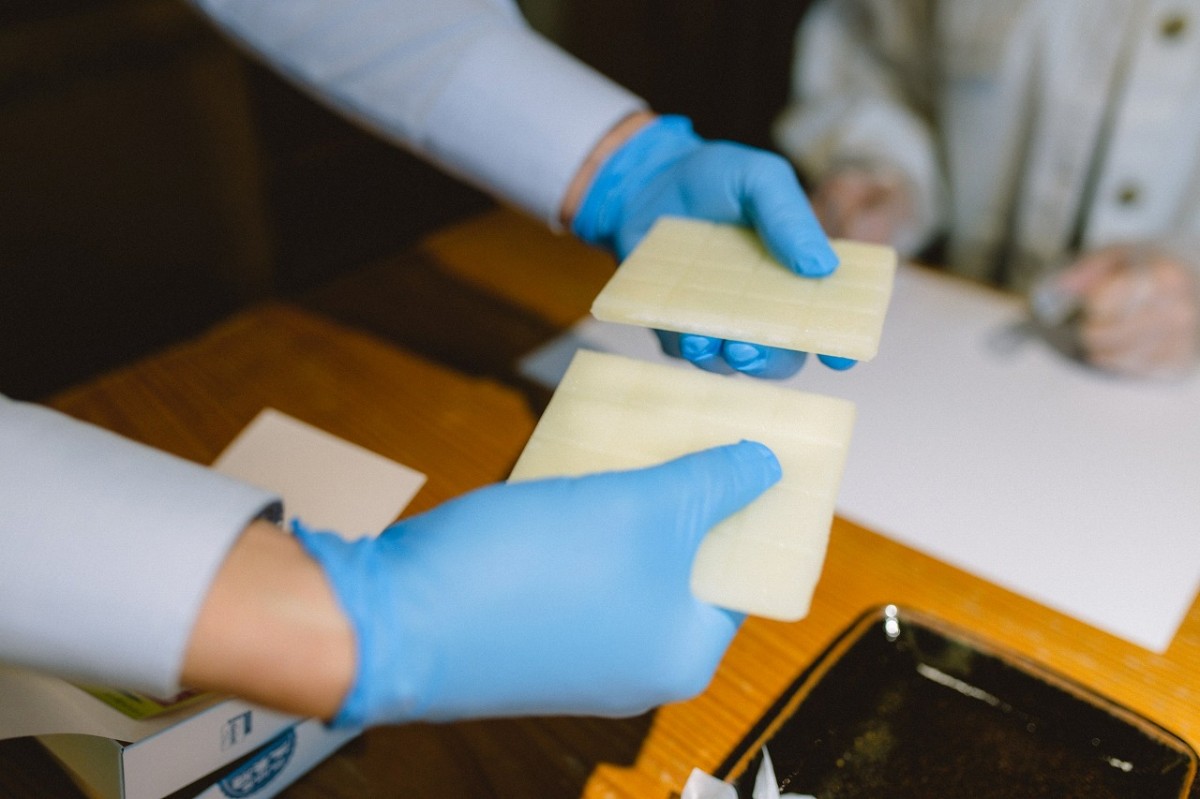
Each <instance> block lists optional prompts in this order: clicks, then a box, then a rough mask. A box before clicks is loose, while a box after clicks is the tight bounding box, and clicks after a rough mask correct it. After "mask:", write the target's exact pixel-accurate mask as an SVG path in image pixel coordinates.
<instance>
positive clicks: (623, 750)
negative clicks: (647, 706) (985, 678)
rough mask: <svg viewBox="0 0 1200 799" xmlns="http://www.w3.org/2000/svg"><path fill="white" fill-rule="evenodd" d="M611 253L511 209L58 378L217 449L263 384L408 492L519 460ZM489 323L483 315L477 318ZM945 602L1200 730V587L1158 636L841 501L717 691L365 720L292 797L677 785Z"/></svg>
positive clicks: (662, 790) (108, 421)
mask: <svg viewBox="0 0 1200 799" xmlns="http://www.w3.org/2000/svg"><path fill="white" fill-rule="evenodd" d="M612 268H613V265H612V263H611V261H610V260H609V259H608V258H607V257H605V256H603V255H601V254H599V253H596V252H594V251H590V250H587V249H586V248H583V247H582V246H581V245H578V244H577V243H575V242H573V241H571V240H569V239H566V238H560V237H555V236H553V235H551V234H549V233H546V232H544V231H543V230H542V229H541V228H539V227H538V226H537V225H535V224H533V223H532V222H529V221H528V220H525V219H523V218H521V217H519V216H517V215H515V214H513V213H511V212H507V211H496V212H492V213H489V214H486V215H484V216H482V217H479V218H476V219H472V220H469V221H468V222H466V223H464V224H461V225H458V226H455V227H452V228H449V229H447V230H445V231H442V232H440V233H438V234H436V235H434V236H432V237H430V238H429V239H428V240H427V241H426V242H425V243H424V244H423V245H422V246H421V247H420V248H418V249H417V250H416V251H414V252H412V253H409V254H406V255H405V256H404V257H401V258H398V259H395V260H393V261H390V262H388V263H381V264H378V265H374V266H372V267H369V268H367V269H364V270H362V271H361V272H359V273H357V274H354V275H351V276H349V277H347V278H346V279H344V280H341V281H338V282H337V283H336V284H333V285H331V286H328V287H325V288H323V289H321V290H319V291H317V292H313V293H312V294H310V295H308V296H306V297H303V298H298V299H296V300H295V301H293V302H288V303H282V302H281V303H276V304H267V305H263V306H259V307H256V308H252V309H250V310H248V311H246V312H244V313H242V314H239V315H238V316H236V317H234V318H232V319H230V320H228V321H227V322H226V323H224V324H222V325H221V326H219V327H217V328H215V329H213V330H212V331H210V332H209V333H208V334H206V335H204V336H202V337H200V338H198V339H197V340H195V341H193V342H190V343H187V344H184V345H182V346H179V347H177V348H175V349H172V350H169V351H167V352H164V353H162V354H161V355H158V356H156V357H153V358H150V359H148V360H145V361H142V362H140V363H136V364H133V365H132V366H130V367H128V368H126V369H122V370H120V371H118V372H116V373H113V374H111V375H108V376H106V377H104V378H102V379H99V380H96V381H94V382H92V383H89V384H87V385H84V386H80V387H78V388H76V389H74V390H71V391H68V392H66V393H64V394H62V395H60V396H58V397H56V398H54V399H53V404H54V405H56V406H57V407H59V408H61V409H63V410H65V411H67V412H69V413H72V414H74V415H77V416H79V417H81V418H85V419H88V420H91V421H93V422H96V423H98V424H101V425H104V426H106V427H110V428H112V429H114V430H117V431H119V432H122V433H124V434H126V435H129V436H132V437H134V438H137V439H140V440H143V441H146V442H148V443H151V444H154V445H156V446H159V447H162V448H164V449H167V450H170V451H173V452H176V453H178V454H181V455H184V456H186V457H190V458H193V459H196V460H199V461H203V462H208V461H210V460H211V459H212V458H213V457H214V456H215V455H216V453H217V452H218V451H219V450H220V449H221V448H222V447H223V446H224V444H225V443H226V442H228V441H229V440H230V439H231V438H232V436H233V435H234V434H235V433H236V432H237V430H239V429H240V428H241V427H242V426H243V425H245V424H246V423H247V422H248V421H249V420H250V419H251V418H252V417H253V416H254V414H255V413H256V412H257V411H258V410H259V409H260V408H261V407H263V406H264V405H270V406H274V407H276V408H279V409H281V410H283V411H285V412H287V413H290V414H292V415H295V416H297V417H299V418H302V419H305V420H307V421H309V422H311V423H313V424H316V425H318V426H320V427H323V428H325V429H327V430H329V431H331V432H333V433H335V434H336V435H339V436H342V437H344V438H347V439H349V440H351V441H355V442H357V443H360V444H362V445H364V446H367V447H369V448H372V449H374V450H376V451H378V452H381V453H382V454H384V455H386V456H388V457H391V458H394V459H396V460H398V461H401V462H403V463H406V464H408V465H410V466H413V467H414V468H417V469H419V470H421V471H423V472H425V473H426V474H428V476H429V480H428V483H427V484H426V486H425V487H424V489H423V490H422V491H421V493H420V494H419V495H418V497H417V498H416V500H415V501H414V503H413V505H412V507H411V509H410V511H419V510H424V509H427V508H429V507H432V506H433V505H435V504H437V503H439V502H442V501H444V500H446V499H448V498H450V497H452V496H455V495H457V494H460V493H462V492H464V491H466V490H468V489H470V488H473V487H476V486H479V485H482V484H485V483H488V482H492V481H496V480H500V479H502V478H504V476H505V475H506V473H507V471H508V469H509V467H510V466H511V464H512V463H513V461H514V460H515V458H516V456H517V454H518V453H519V452H520V450H521V447H522V446H523V444H524V441H525V440H526V438H527V437H528V435H529V433H530V432H531V430H532V428H533V425H534V422H535V420H536V418H537V413H538V412H539V411H540V409H541V407H543V403H544V402H545V400H546V398H547V396H546V393H545V392H542V391H539V390H538V389H536V388H535V387H532V386H530V385H528V384H525V383H524V382H522V381H521V380H520V379H519V378H517V377H516V376H515V374H514V364H513V360H514V358H515V357H516V356H519V355H520V354H522V353H523V352H525V351H527V350H528V349H529V348H530V347H532V346H534V345H536V344H537V343H541V342H542V341H544V340H547V339H548V338H549V337H550V336H552V335H554V334H555V333H557V332H559V331H561V330H562V329H563V328H565V327H566V326H567V325H569V324H570V323H571V322H572V321H574V320H575V319H577V318H579V317H580V316H582V315H583V314H584V313H586V311H587V308H588V305H589V304H590V301H591V298H592V296H594V294H595V292H596V291H597V290H598V289H599V287H600V286H601V285H602V284H603V283H604V281H605V280H606V279H607V277H608V275H609V274H611V271H612ZM480 330H482V331H484V332H483V333H482V334H480V333H478V332H477V331H480ZM887 603H896V604H900V605H902V606H908V607H912V608H917V609H922V610H926V611H930V612H932V613H934V614H935V615H937V616H939V617H941V618H943V619H945V620H946V621H948V622H950V623H952V624H957V625H960V626H964V627H968V628H970V629H972V630H974V631H976V632H977V633H979V634H981V635H983V636H985V637H986V638H988V639H990V640H991V641H993V642H995V643H997V644H999V645H1002V646H1006V647H1009V648H1011V649H1014V650H1016V651H1017V652H1019V653H1022V654H1024V655H1026V656H1028V657H1029V658H1032V659H1034V660H1037V661H1039V662H1041V663H1042V664H1044V665H1046V666H1048V667H1050V668H1051V669H1054V670H1056V671H1058V672H1060V673H1062V674H1064V675H1066V676H1068V677H1070V678H1073V679H1075V680H1078V681H1079V682H1082V683H1084V684H1086V685H1088V686H1090V687H1092V688H1093V689H1095V690H1096V691H1098V692H1100V693H1102V694H1104V695H1107V696H1108V697H1110V698H1112V699H1114V700H1116V701H1118V702H1120V703H1122V704H1124V705H1126V706H1128V707H1129V708H1131V709H1132V710H1134V711H1137V712H1139V713H1142V714H1145V715H1146V716H1149V717H1150V718H1152V719H1154V720H1156V721H1159V722H1160V723H1162V724H1164V725H1165V726H1167V727H1169V728H1171V729H1173V730H1174V731H1175V732H1177V733H1179V734H1180V735H1181V736H1183V737H1184V738H1185V739H1186V740H1187V741H1188V742H1189V743H1190V744H1191V745H1192V746H1193V747H1196V748H1200V603H1197V604H1195V605H1193V607H1192V608H1191V611H1190V613H1189V614H1188V617H1187V619H1186V621H1185V623H1184V625H1183V628H1182V629H1181V630H1180V632H1179V634H1178V636H1177V637H1176V638H1175V641H1174V642H1173V644H1172V645H1171V647H1170V649H1169V650H1168V651H1167V652H1166V653H1164V654H1162V655H1157V654H1152V653H1149V652H1146V651H1144V650H1142V649H1139V648H1138V647H1135V646H1133V645H1131V644H1128V643H1125V642H1123V641H1121V640H1118V639H1116V638H1114V637H1112V636H1110V635H1107V634H1105V633H1102V632H1099V631H1097V630H1095V629H1092V628H1090V627H1087V626H1086V625H1084V624H1082V623H1080V622H1077V621H1074V620H1073V619H1070V618H1067V617H1065V616H1062V615H1060V614H1058V613H1056V612H1054V611H1051V610H1049V609H1047V608H1045V607H1042V606H1040V605H1038V604H1036V603H1034V602H1032V601H1030V600H1028V599H1025V598H1023V597H1021V596H1018V595H1016V594H1013V593H1011V592H1009V591H1005V590H1003V589H1001V588H998V587H996V586H995V585H992V584H990V583H988V582H985V581H983V580H980V579H978V578H975V577H973V576H972V575H970V574H967V573H965V572H962V571H960V570H958V569H955V568H952V567H950V566H948V565H946V564H944V563H941V562H939V561H937V560H934V559H932V558H929V557H926V556H924V555H922V554H920V553H918V552H916V551H914V550H912V549H909V548H907V547H904V546H901V545H900V544H897V543H895V542H892V541H890V540H888V539H886V538H883V537H881V536H879V535H876V534H875V533H872V532H871V531H869V530H866V529H863V528H862V527H859V526H856V525H854V524H851V523H849V522H846V521H844V520H838V521H836V522H835V525H834V528H833V531H832V536H831V540H830V546H829V554H828V558H827V561H826V565H825V570H824V573H823V576H822V579H821V583H820V586H819V587H818V589H817V593H816V596H815V598H814V602H813V608H812V612H811V614H810V616H809V617H808V618H807V619H805V620H804V621H802V622H798V623H794V624H783V623H778V622H770V621H764V620H761V619H751V620H749V621H748V622H747V623H746V625H745V626H744V628H743V630H742V632H741V633H740V634H739V635H738V637H737V639H736V640H735V641H734V644H733V646H732V647H731V649H730V650H729V653H728V655H727V656H726V658H725V660H724V662H723V664H722V665H721V668H720V669H719V671H718V672H717V674H716V676H715V678H714V680H713V682H712V684H711V685H710V687H709V689H708V690H707V691H706V692H705V693H704V694H702V695H701V696H699V697H697V698H695V699H693V700H691V701H688V702H683V703H680V704H675V705H670V706H667V707H663V708H660V709H659V710H657V711H656V712H654V713H650V714H647V715H645V716H642V717H639V718H635V719H625V720H599V719H517V720H500V721H487V722H472V723H461V724H450V725H440V726H439V725H412V726H407V727H396V728H381V729H375V730H371V731H369V732H367V733H366V734H365V735H363V736H362V737H361V738H360V739H358V740H356V741H354V742H352V743H351V744H349V745H347V746H346V747H344V748H343V749H342V750H340V751H339V752H338V753H337V754H336V755H334V756H333V757H331V758H330V759H329V760H327V761H326V762H324V763H323V764H322V765H320V766H318V767H317V768H316V769H315V770H313V771H312V772H310V774H309V775H307V776H306V777H304V778H303V779H302V780H301V781H300V782H298V783H297V784H296V785H294V786H293V787H292V788H290V789H289V790H288V791H287V792H285V794H284V795H285V796H289V797H309V796H312V797H343V796H344V797H362V796H406V797H423V796H430V797H434V796H436V797H440V799H449V798H451V797H482V796H503V797H508V796H513V797H518V796H519V797H527V796H529V797H534V796H536V797H578V796H586V797H643V796H646V797H667V796H669V795H670V794H671V793H672V792H673V791H678V790H679V788H680V787H681V786H682V784H683V782H684V781H685V780H686V778H687V775H688V773H689V772H690V770H691V769H692V767H693V766H698V767H700V768H702V769H706V770H713V769H715V768H716V767H717V766H718V765H719V764H720V763H721V761H722V760H723V759H724V758H725V756H726V755H727V754H728V753H729V751H730V750H731V749H732V748H733V747H734V746H735V745H736V744H737V742H738V741H739V740H740V739H741V738H742V737H743V736H744V735H745V734H746V732H747V731H748V729H749V728H750V727H751V725H752V724H753V723H754V721H755V720H756V719H757V718H758V717H759V716H760V715H761V714H762V713H763V712H764V710H766V709H767V708H768V707H769V705H770V704H771V702H772V701H773V700H774V699H775V698H776V697H777V696H778V695H779V694H780V693H781V692H782V691H783V690H784V689H785V688H787V686H788V685H789V684H790V683H791V681H792V680H793V679H794V678H795V676H796V675H797V674H798V673H799V672H800V671H801V670H802V669H803V668H804V667H805V666H806V665H807V664H808V663H810V662H811V661H812V660H813V658H814V657H815V656H816V655H817V654H818V653H820V652H821V650H822V649H823V648H824V647H825V646H826V645H827V644H828V643H829V642H830V641H831V640H832V639H833V638H834V637H835V636H836V635H837V634H838V633H839V632H840V631H841V630H843V629H844V628H845V627H847V626H848V625H849V624H850V623H851V622H852V621H853V620H854V619H855V618H857V617H858V616H859V615H860V614H862V613H863V612H864V611H866V610H867V609H868V608H871V607H873V606H877V605H881V604H887ZM47 786H54V788H55V790H54V791H53V793H54V795H60V794H61V793H62V792H63V791H68V790H72V789H70V788H69V782H67V781H66V780H65V778H64V777H63V776H62V775H61V773H59V772H58V769H57V767H56V766H55V764H54V762H53V761H52V760H51V759H50V758H49V757H48V756H47V755H45V754H44V753H42V752H41V750H40V749H38V748H37V747H36V745H34V744H32V743H28V742H7V743H5V744H3V745H0V794H3V795H6V796H8V795H11V796H18V797H24V796H44V795H46V790H47Z"/></svg>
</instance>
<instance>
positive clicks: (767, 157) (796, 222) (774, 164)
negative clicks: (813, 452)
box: [571, 116, 854, 378]
mask: <svg viewBox="0 0 1200 799" xmlns="http://www.w3.org/2000/svg"><path fill="white" fill-rule="evenodd" d="M667 215H670V216H686V217H694V218H697V219H707V220H709V221H712V222H726V223H735V224H740V225H748V226H750V227H753V228H754V229H756V230H757V231H758V232H759V235H761V236H762V238H763V241H764V242H765V243H766V245H767V247H768V249H770V251H771V253H772V254H773V255H774V256H775V257H776V258H777V259H779V261H780V262H782V263H783V264H785V265H786V266H787V267H788V268H790V269H791V270H792V271H794V272H796V273H797V274H798V275H802V276H804V277H806V278H819V277H823V276H825V275H828V274H830V273H831V272H833V270H834V269H836V268H837V256H836V255H835V254H834V252H833V249H832V248H831V247H830V246H829V241H828V239H826V237H825V234H824V233H823V232H822V230H821V226H820V223H818V222H817V219H816V217H815V216H814V215H813V212H812V208H811V207H810V206H809V204H808V199H807V198H805V196H804V192H803V191H802V190H801V188H800V183H799V181H798V180H797V179H796V174H795V172H794V171H793V170H792V167H791V166H790V165H789V164H788V162H787V161H786V160H785V159H784V158H783V157H782V156H779V155H777V154H775V153H770V152H767V151H765V150H759V149H757V148H754V147H747V146H745V145H742V144H736V143H734V142H720V141H717V142H713V141H705V140H704V139H701V138H700V137H699V136H697V135H696V134H695V132H693V131H692V125H691V123H690V122H689V121H688V120H687V119H685V118H683V117H674V116H666V117H660V118H659V119H657V120H655V121H654V122H651V123H650V124H648V125H647V126H646V127H644V128H642V129H641V130H640V131H638V132H637V133H636V134H635V135H634V136H633V137H631V138H630V139H629V141H627V142H626V143H625V144H624V145H623V146H622V147H621V148H620V149H619V150H617V152H616V153H614V154H613V155H612V156H611V157H610V158H609V159H608V160H607V161H606V162H605V163H604V164H603V166H601V168H600V171H599V172H598V173H597V175H596V178H595V179H594V180H593V181H592V185H591V187H590V188H589V189H588V193H587V195H586V196H585V197H584V200H583V203H582V204H581V205H580V208H579V211H578V212H577V213H576V214H575V219H574V220H573V222H572V224H571V229H572V232H574V233H575V235H577V236H578V237H579V238H581V239H583V240H584V241H586V242H589V243H591V244H595V245H598V246H602V247H607V248H608V249H610V250H612V251H613V252H614V253H616V255H617V257H618V258H619V259H621V260H624V259H625V257H626V256H627V255H629V253H630V252H631V251H632V250H633V248H634V246H635V245H636V244H637V243H638V242H639V241H641V239H642V237H643V236H645V235H646V233H647V232H648V231H649V230H650V227H651V226H652V225H653V224H654V222H655V220H657V219H658V218H659V217H660V216H667ZM659 338H660V340H661V341H662V344H663V350H664V351H665V352H666V353H667V354H668V355H674V356H676V357H682V358H685V359H687V360H689V361H691V362H692V363H694V364H696V365H697V366H699V367H700V368H702V369H707V370H708V371H711V372H732V371H738V372H745V373H746V374H750V375H754V376H756V377H771V378H782V377H788V376H790V375H793V374H795V373H796V372H797V371H799V369H800V367H802V366H803V365H804V360H805V357H806V354H805V353H803V352H794V351H791V350H781V349H775V348H772V347H764V346H761V345H758V344H750V343H746V342H740V341H723V340H721V339H716V338H711V337H708V336H698V335H687V334H684V335H680V334H678V333H669V332H665V331H660V332H659ZM819 357H820V359H821V361H822V362H823V363H825V364H826V365H827V366H830V367H831V368H834V369H849V368H850V367H851V366H853V365H854V361H853V360H852V359H850V358H836V357H833V356H828V355H821V356H819Z"/></svg>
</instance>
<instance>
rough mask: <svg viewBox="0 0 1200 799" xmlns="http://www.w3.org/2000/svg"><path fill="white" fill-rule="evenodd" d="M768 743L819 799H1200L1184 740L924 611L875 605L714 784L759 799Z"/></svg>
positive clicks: (788, 782)
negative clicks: (757, 784) (754, 793)
mask: <svg viewBox="0 0 1200 799" xmlns="http://www.w3.org/2000/svg"><path fill="white" fill-rule="evenodd" d="M763 746H766V748H767V750H768V752H769V753H770V755H771V760H772V762H773V764H774V767H775V775H776V778H777V781H778V783H779V787H780V789H781V790H782V791H784V792H793V793H801V794H811V795H813V796H815V797H816V798H817V799H849V798H850V797H874V798H877V799H904V797H967V798H968V799H992V798H993V797H995V798H996V799H1000V798H1001V797H1003V798H1004V799H1008V798H1009V797H1021V798H1022V799H1035V798H1036V797H1053V799H1071V798H1072V797H1080V799H1083V798H1084V797H1086V799H1105V798H1106V797H1137V799H1156V798H1157V797H1172V799H1180V798H1181V797H1193V799H1198V798H1200V785H1194V783H1196V782H1198V781H1197V777H1196V772H1197V756H1196V753H1195V751H1193V750H1192V748H1191V747H1189V746H1188V745H1187V743H1186V742H1184V741H1183V740H1181V739H1180V738H1179V737H1178V736H1176V735H1174V734H1172V733H1170V732H1168V731H1167V730H1165V729H1163V728H1162V727H1160V726H1159V725H1157V724H1155V723H1153V722H1151V721H1149V720H1147V719H1145V718H1142V717H1140V716H1138V715H1137V714H1135V713H1132V712H1130V711H1129V710H1127V709H1125V708H1123V707H1121V706H1119V705H1117V704H1116V703H1114V702H1111V701H1109V700H1107V699H1105V698H1103V697H1101V696H1098V695H1096V694H1095V693H1093V692H1092V691H1090V690H1088V689H1087V688H1085V687H1083V686H1081V685H1078V684H1076V683H1074V682H1072V681H1070V680H1067V679H1065V678H1063V677H1061V676H1058V675H1056V674H1054V673H1052V672H1050V671H1049V670H1047V669H1045V668H1043V667H1041V666H1039V665H1037V664H1035V663H1032V662H1030V661H1029V660H1027V659H1024V658H1021V657H1019V656H1017V655H1014V654H1012V653H1008V652H1005V651H1003V650H1002V649H1000V648H999V647H996V646H992V645H989V644H988V643H987V642H985V641H982V640H980V639H979V638H977V637H975V636H973V635H971V634H969V633H967V632H965V631H963V630H959V629H955V628H953V627H951V626H950V625H948V624H946V623H944V622H942V621H940V620H938V619H936V618H934V617H932V616H929V615H927V614H924V613H921V612H918V611H914V610H908V609H903V608H897V607H896V606H894V605H889V606H887V607H883V608H878V609H875V610H872V611H870V612H869V613H867V614H865V615H864V616H863V617H861V618H860V619H859V620H858V621H857V622H856V623H855V624H853V625H851V627H850V628H848V629H847V630H846V631H845V632H844V633H843V634H842V635H841V636H839V637H838V639H837V640H836V641H834V643H833V644H832V645H830V647H829V648H828V649H827V650H826V651H825V652H824V653H823V654H822V655H821V656H820V657H819V658H818V659H817V661H816V662H814V663H813V665H812V666H810V667H809V668H808V669H806V670H805V672H804V673H802V674H801V675H800V676H799V677H798V678H797V679H796V681H795V682H794V683H793V685H792V686H791V687H790V688H789V689H788V690H787V691H785V692H784V694H783V696H782V697H780V699H779V700H778V701H777V702H776V703H775V705H774V706H773V707H772V709H771V710H770V711H768V713H767V714H766V715H765V716H764V717H763V718H762V719H761V720H760V721H759V722H758V723H757V725H756V726H755V727H754V728H753V729H752V730H751V731H750V733H749V734H748V735H747V736H746V737H745V738H744V739H743V740H742V742H741V743H740V744H739V745H738V746H737V747H735V749H734V750H733V751H732V752H731V753H730V754H729V756H728V757H727V758H726V760H725V762H724V763H723V764H722V765H721V767H720V768H719V769H718V770H717V772H716V776H717V777H720V778H721V779H725V780H728V781H730V782H733V783H734V784H735V785H736V787H737V789H738V795H739V796H740V797H749V796H750V795H751V790H752V788H753V785H754V776H755V774H756V773H757V771H758V766H759V760H760V758H761V754H760V753H761V750H762V748H763Z"/></svg>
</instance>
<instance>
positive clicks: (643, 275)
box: [592, 217, 896, 361]
mask: <svg viewBox="0 0 1200 799" xmlns="http://www.w3.org/2000/svg"><path fill="white" fill-rule="evenodd" d="M832 244H833V248H834V251H835V252H836V253H837V254H838V257H839V259H840V264H839V266H838V268H837V270H835V271H834V272H833V274H831V275H828V276H826V277H820V278H808V277H801V276H799V275H797V274H795V273H794V272H792V271H791V270H789V269H788V268H787V267H785V266H783V265H782V264H780V263H779V262H778V261H776V260H775V259H774V258H773V257H772V256H771V254H770V253H769V252H768V251H767V249H766V247H765V246H764V245H763V243H762V240H761V239H760V238H759V236H758V234H757V233H755V232H754V231H753V230H751V229H749V228H745V227H741V226H739V225H726V224H717V223H713V222H705V221H702V220H696V219H682V218H674V217H664V218H662V219H660V220H659V221H658V222H656V223H655V225H654V227H653V228H651V230H650V232H649V233H648V234H646V236H645V237H644V238H643V239H642V241H641V242H639V244H638V246H637V247H636V248H635V249H634V250H633V252H632V253H630V254H629V257H628V258H626V259H625V261H624V262H623V263H622V264H621V267H620V269H618V270H617V271H616V273H615V274H614V275H613V277H612V278H611V279H610V280H609V282H608V283H607V284H606V285H605V286H604V288H603V289H602V290H601V291H600V293H599V294H598V295H597V297H596V299H595V301H594V303H593V304H592V315H593V316H595V317H596V318H597V319H602V320H604V321H609V322H620V323H623V324H630V325H639V326H642V327H651V328H656V329H659V330H673V331H676V332H680V333H698V334H702V335H709V336H715V337H717V338H723V339H730V340H734V341H747V342H751V343H755V344H763V345H767V346H772V347H782V348H785V349H792V350H801V351H804V352H819V353H822V354H824V355H836V356H839V357H843V358H854V359H856V360H859V361H867V360H870V359H871V358H873V357H874V356H875V353H876V352H877V350H878V349H879V337H880V334H881V332H882V329H883V320H884V316H885V314H886V312H887V308H888V302H889V300H890V298H891V294H892V283H893V278H894V275H895V272H896V253H895V251H894V250H892V249H891V248H890V247H885V246H881V245H878V244H868V243H864V242H853V241H843V240H835V241H833V242H832Z"/></svg>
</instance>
